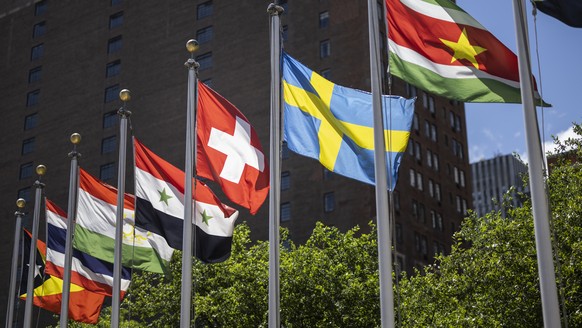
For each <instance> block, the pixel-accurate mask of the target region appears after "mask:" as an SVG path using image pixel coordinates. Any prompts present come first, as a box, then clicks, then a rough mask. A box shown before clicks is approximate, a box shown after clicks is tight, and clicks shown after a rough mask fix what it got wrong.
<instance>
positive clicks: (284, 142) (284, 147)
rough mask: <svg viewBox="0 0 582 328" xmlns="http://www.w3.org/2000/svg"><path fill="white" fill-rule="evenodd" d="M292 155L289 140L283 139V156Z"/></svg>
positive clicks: (285, 157) (284, 157)
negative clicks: (288, 144)
mask: <svg viewBox="0 0 582 328" xmlns="http://www.w3.org/2000/svg"><path fill="white" fill-rule="evenodd" d="M290 155H291V152H290V151H289V147H288V146H287V141H283V145H282V146H281V158H283V159H287V158H289V156H290Z"/></svg>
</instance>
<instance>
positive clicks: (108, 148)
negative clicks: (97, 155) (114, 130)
mask: <svg viewBox="0 0 582 328" xmlns="http://www.w3.org/2000/svg"><path fill="white" fill-rule="evenodd" d="M116 147H117V137H116V136H111V137H107V138H104V139H103V140H101V154H108V153H112V152H114V151H115V149H116Z"/></svg>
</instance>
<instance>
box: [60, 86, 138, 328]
mask: <svg viewBox="0 0 582 328" xmlns="http://www.w3.org/2000/svg"><path fill="white" fill-rule="evenodd" d="M119 99H121V101H123V106H121V108H120V109H119V110H118V111H117V114H118V115H119V117H120V122H119V163H118V166H117V212H116V216H115V250H114V252H113V289H112V290H111V327H112V328H117V327H119V310H120V306H121V295H120V293H121V268H122V266H123V263H122V259H123V252H122V247H123V212H124V206H125V162H126V157H127V120H128V118H129V116H130V115H131V112H130V111H129V110H128V109H127V108H126V105H127V102H128V101H129V100H131V92H130V91H129V90H127V89H123V90H121V91H120V92H119ZM69 215H70V213H69Z"/></svg>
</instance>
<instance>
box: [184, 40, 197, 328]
mask: <svg viewBox="0 0 582 328" xmlns="http://www.w3.org/2000/svg"><path fill="white" fill-rule="evenodd" d="M186 49H187V50H188V52H189V53H190V58H189V59H188V61H186V63H184V65H185V66H186V68H188V100H187V104H186V164H185V165H186V167H185V170H184V173H185V177H184V179H185V181H184V186H185V187H184V231H183V235H182V236H183V242H182V288H181V289H180V298H181V303H180V327H181V328H188V327H190V321H191V316H190V308H191V306H192V246H193V242H194V240H193V238H192V230H193V229H194V227H193V226H192V223H193V220H192V212H193V208H192V206H193V204H195V203H194V202H193V201H192V195H193V192H192V190H193V186H192V178H193V177H194V173H193V168H194V167H195V165H196V107H197V101H196V94H197V89H198V85H197V76H196V74H197V73H198V67H200V65H199V64H198V63H197V62H196V60H194V52H195V51H196V50H198V41H196V40H188V42H186ZM194 188H195V187H194Z"/></svg>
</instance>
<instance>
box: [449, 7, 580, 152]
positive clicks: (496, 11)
mask: <svg viewBox="0 0 582 328" xmlns="http://www.w3.org/2000/svg"><path fill="white" fill-rule="evenodd" d="M524 1H525V2H526V3H527V10H526V12H527V15H528V17H527V18H528V29H529V35H530V36H529V43H530V48H531V50H530V54H531V57H532V58H531V63H532V72H533V74H534V76H535V77H536V80H537V83H538V86H540V84H541V92H542V95H543V98H544V99H545V101H546V102H548V103H550V104H552V108H545V109H544V115H543V124H542V115H541V114H540V113H539V112H540V111H539V110H538V123H539V126H540V131H543V137H542V138H543V140H544V145H545V150H546V152H547V151H549V150H551V149H552V146H553V141H552V136H557V137H560V138H567V137H568V136H573V135H574V134H573V132H572V122H577V123H582V80H581V79H582V28H574V27H570V26H568V25H566V24H564V23H562V22H560V21H558V20H557V19H555V18H553V17H550V16H548V15H546V14H544V13H542V12H540V11H538V14H537V19H536V20H537V23H536V24H535V25H534V19H533V15H532V5H531V3H529V0H524ZM457 5H459V6H460V7H461V8H463V10H465V11H466V12H467V13H469V14H470V15H471V16H473V18H475V19H476V20H477V21H479V22H480V23H481V25H483V26H485V27H486V28H487V29H488V30H489V31H490V32H491V33H493V35H495V36H496V37H497V38H498V39H499V40H500V41H501V42H503V43H504V44H505V45H506V46H507V47H508V48H509V49H511V50H512V51H513V52H514V53H516V54H517V47H516V36H515V22H514V18H513V16H514V14H513V1H512V0H457ZM536 25H537V48H536V38H535V34H534V30H535V28H536ZM536 52H537V53H538V54H539V69H540V70H541V75H540V70H538V60H537V58H536V57H537V55H536ZM540 76H541V78H540ZM540 82H541V83H540ZM465 112H466V118H467V122H466V125H467V136H468V140H469V141H468V142H469V144H468V148H469V160H470V162H471V163H473V162H476V161H479V160H482V159H489V158H492V157H494V156H496V155H506V154H512V153H517V154H519V155H520V156H521V158H522V159H523V160H525V161H526V162H527V151H526V150H527V149H526V139H525V128H524V117H523V107H522V105H521V104H482V103H466V104H465Z"/></svg>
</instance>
